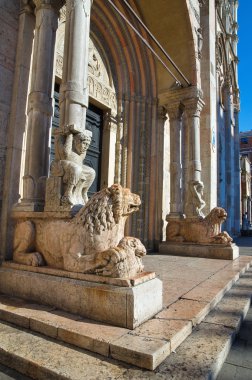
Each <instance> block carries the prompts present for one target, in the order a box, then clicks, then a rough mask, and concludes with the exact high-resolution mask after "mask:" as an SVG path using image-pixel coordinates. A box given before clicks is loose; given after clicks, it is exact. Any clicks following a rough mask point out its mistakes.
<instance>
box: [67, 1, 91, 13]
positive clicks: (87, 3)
mask: <svg viewBox="0 0 252 380" xmlns="http://www.w3.org/2000/svg"><path fill="white" fill-rule="evenodd" d="M65 2H66V6H67V10H68V12H70V11H71V10H72V9H74V8H76V7H78V6H81V7H82V8H83V10H84V13H85V15H86V17H89V16H90V9H91V6H92V4H93V0H65Z"/></svg>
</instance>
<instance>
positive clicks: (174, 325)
mask: <svg viewBox="0 0 252 380" xmlns="http://www.w3.org/2000/svg"><path fill="white" fill-rule="evenodd" d="M191 332H192V323H191V321H186V320H179V321H178V320H163V319H151V320H149V321H147V322H145V323H143V324H142V325H141V326H139V327H137V328H136V329H134V331H133V332H132V333H131V334H132V335H137V336H142V337H146V338H154V339H162V340H165V341H169V342H170V345H171V351H173V350H175V349H176V348H177V347H178V346H179V345H180V344H181V343H182V342H183V341H184V340H185V339H186V338H187V336H188V335H190V334H191Z"/></svg>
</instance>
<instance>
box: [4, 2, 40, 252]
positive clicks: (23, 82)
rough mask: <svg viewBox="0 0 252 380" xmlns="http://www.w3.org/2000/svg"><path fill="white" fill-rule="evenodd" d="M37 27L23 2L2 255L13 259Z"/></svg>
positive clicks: (14, 84) (11, 113)
mask: <svg viewBox="0 0 252 380" xmlns="http://www.w3.org/2000/svg"><path fill="white" fill-rule="evenodd" d="M34 27H35V16H34V9H33V6H32V5H31V2H30V1H27V0H23V1H21V2H20V14H19V28H18V41H17V51H16V63H15V74H14V83H13V90H12V102H11V111H10V118H9V127H8V140H7V152H6V168H5V177H4V187H3V198H4V200H5V202H3V206H2V215H1V228H0V230H1V238H0V241H1V256H2V257H5V258H10V257H11V252H12V234H13V223H12V221H11V218H10V211H11V208H12V207H13V205H14V204H15V203H17V202H18V200H19V197H20V194H22V181H21V178H22V176H23V173H24V167H23V166H24V162H23V161H24V159H23V158H24V153H25V152H24V146H25V141H24V140H25V127H26V101H27V93H28V82H29V72H30V65H31V58H30V57H31V55H32V43H33V31H34Z"/></svg>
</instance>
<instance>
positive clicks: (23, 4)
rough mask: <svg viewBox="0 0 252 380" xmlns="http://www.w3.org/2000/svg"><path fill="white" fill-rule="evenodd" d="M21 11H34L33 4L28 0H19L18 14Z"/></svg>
mask: <svg viewBox="0 0 252 380" xmlns="http://www.w3.org/2000/svg"><path fill="white" fill-rule="evenodd" d="M21 13H28V14H33V13H34V5H33V4H32V2H31V1H30V0H21V1H20V14H21Z"/></svg>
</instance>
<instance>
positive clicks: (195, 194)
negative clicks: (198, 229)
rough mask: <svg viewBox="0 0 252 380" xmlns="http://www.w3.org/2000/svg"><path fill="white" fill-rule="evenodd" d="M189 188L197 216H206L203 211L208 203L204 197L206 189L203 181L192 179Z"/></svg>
mask: <svg viewBox="0 0 252 380" xmlns="http://www.w3.org/2000/svg"><path fill="white" fill-rule="evenodd" d="M189 189H190V202H191V203H192V204H193V206H194V210H195V212H196V214H197V216H200V217H205V215H204V214H203V212H202V209H203V208H204V207H205V205H206V202H205V201H204V199H203V190H204V185H203V182H201V181H190V183H189Z"/></svg>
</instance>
